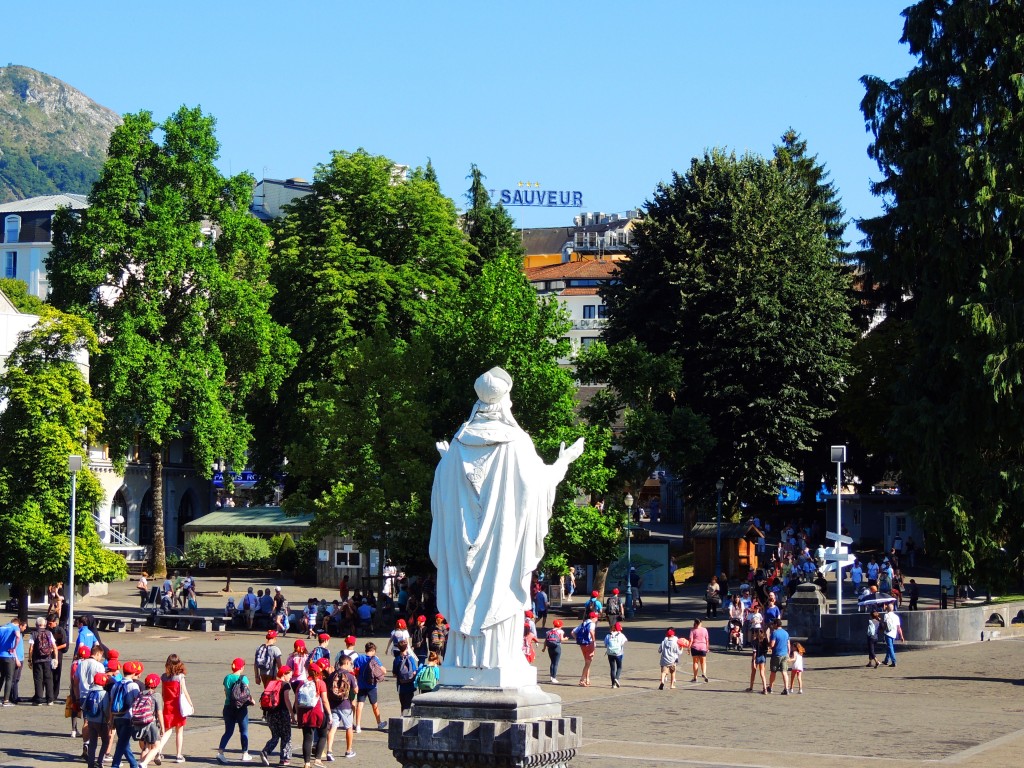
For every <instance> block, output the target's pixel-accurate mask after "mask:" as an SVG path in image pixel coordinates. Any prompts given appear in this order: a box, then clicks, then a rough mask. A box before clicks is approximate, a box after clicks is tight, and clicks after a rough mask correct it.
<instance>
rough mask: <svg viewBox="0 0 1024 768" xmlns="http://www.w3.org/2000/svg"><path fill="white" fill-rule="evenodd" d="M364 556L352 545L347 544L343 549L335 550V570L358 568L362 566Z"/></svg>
mask: <svg viewBox="0 0 1024 768" xmlns="http://www.w3.org/2000/svg"><path fill="white" fill-rule="evenodd" d="M362 562H363V556H362V554H361V553H359V552H356V551H355V549H354V548H353V547H352V545H351V544H346V545H345V546H344V547H343V548H342V549H336V550H334V567H335V568H358V567H359V566H360V565H362Z"/></svg>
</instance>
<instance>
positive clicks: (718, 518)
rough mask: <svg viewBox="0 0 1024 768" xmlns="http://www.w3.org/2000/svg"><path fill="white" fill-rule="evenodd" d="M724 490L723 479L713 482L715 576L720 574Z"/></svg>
mask: <svg viewBox="0 0 1024 768" xmlns="http://www.w3.org/2000/svg"><path fill="white" fill-rule="evenodd" d="M723 488H725V478H724V477H720V478H718V480H717V481H716V482H715V490H716V491H718V512H717V513H716V515H715V529H716V539H717V540H716V542H715V573H714V575H715V576H718V574H720V573H721V572H722V489H723Z"/></svg>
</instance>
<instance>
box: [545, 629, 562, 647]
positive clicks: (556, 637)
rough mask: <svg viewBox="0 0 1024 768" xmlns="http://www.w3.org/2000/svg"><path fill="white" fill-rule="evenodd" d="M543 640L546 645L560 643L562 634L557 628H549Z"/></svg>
mask: <svg viewBox="0 0 1024 768" xmlns="http://www.w3.org/2000/svg"><path fill="white" fill-rule="evenodd" d="M544 641H545V642H546V643H547V644H548V645H561V644H562V636H561V635H560V634H559V633H558V630H557V629H549V630H548V633H547V634H546V635H545V636H544Z"/></svg>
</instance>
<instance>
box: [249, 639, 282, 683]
mask: <svg viewBox="0 0 1024 768" xmlns="http://www.w3.org/2000/svg"><path fill="white" fill-rule="evenodd" d="M253 666H254V669H255V670H256V682H258V683H259V684H260V685H262V686H264V687H266V686H267V684H268V683H269V682H271V681H272V680H276V679H277V670H278V669H280V668H281V649H280V648H279V647H278V646H277V631H276V630H273V629H272V630H270V631H269V632H267V635H266V642H264V643H263V644H262V645H260V647H259V648H257V649H256V659H255V664H254V665H253Z"/></svg>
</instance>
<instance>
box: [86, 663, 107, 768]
mask: <svg viewBox="0 0 1024 768" xmlns="http://www.w3.org/2000/svg"><path fill="white" fill-rule="evenodd" d="M109 680H110V678H108V677H107V674H106V673H105V672H98V673H96V674H95V675H94V676H93V678H92V684H91V685H90V686H89V689H88V691H87V692H86V695H85V697H84V698H83V699H82V714H83V715H84V717H85V722H86V724H87V725H88V728H89V734H90V738H89V746H88V749H87V751H86V752H87V754H86V762H87V763H88V765H89V768H99V766H100V765H101V764H102V761H103V755H105V754H106V753H107V749H108V748H109V747H110V695H109V694H108V693H107V691H106V690H105V686H106V685H107V683H108V682H109ZM97 749H98V750H99V759H100V763H97V762H96V754H97Z"/></svg>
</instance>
